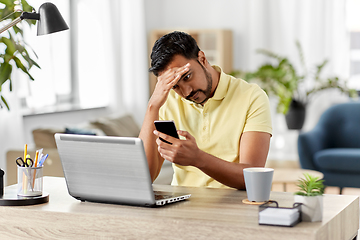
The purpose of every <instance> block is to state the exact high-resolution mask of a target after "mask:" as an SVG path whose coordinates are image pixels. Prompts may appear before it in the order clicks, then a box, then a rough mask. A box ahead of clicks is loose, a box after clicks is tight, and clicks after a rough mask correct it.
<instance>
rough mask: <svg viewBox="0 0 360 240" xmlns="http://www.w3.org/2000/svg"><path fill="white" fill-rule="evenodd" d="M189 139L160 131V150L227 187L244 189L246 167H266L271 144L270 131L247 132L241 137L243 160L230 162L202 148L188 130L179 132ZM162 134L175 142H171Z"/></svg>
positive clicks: (178, 162)
mask: <svg viewBox="0 0 360 240" xmlns="http://www.w3.org/2000/svg"><path fill="white" fill-rule="evenodd" d="M178 133H179V135H181V136H184V137H185V138H186V140H179V139H175V138H172V137H170V136H167V135H165V134H163V133H160V132H158V131H154V134H155V135H156V136H157V137H158V138H157V139H156V143H157V144H158V151H159V153H160V155H161V156H162V157H163V158H166V159H167V160H169V161H170V162H173V163H176V164H179V165H183V166H194V167H197V168H199V169H200V170H201V171H203V172H204V173H205V174H207V175H209V176H210V177H212V178H214V179H215V180H217V181H218V182H221V183H223V184H224V185H226V186H229V187H233V188H237V189H244V188H245V182H244V175H243V169H244V168H247V167H264V166H265V162H266V158H267V155H268V151H269V146H270V134H269V133H265V132H245V133H243V134H242V135H241V138H240V150H239V151H240V153H239V156H240V159H239V163H233V162H228V161H225V160H223V159H220V158H217V157H215V156H213V155H210V154H208V153H206V152H204V151H202V150H200V149H199V148H198V147H197V145H196V140H195V138H194V137H193V136H191V135H190V134H189V133H188V132H185V131H178ZM159 137H161V138H164V139H165V140H167V141H169V142H172V143H173V144H172V145H170V144H167V143H164V142H162V141H161V140H160V139H159Z"/></svg>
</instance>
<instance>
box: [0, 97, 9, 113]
mask: <svg viewBox="0 0 360 240" xmlns="http://www.w3.org/2000/svg"><path fill="white" fill-rule="evenodd" d="M1 101H2V102H3V103H4V104H5V106H6V108H7V110H10V107H9V104H8V103H7V102H6V100H5V98H4V97H3V96H2V95H1ZM1 107H2V106H1Z"/></svg>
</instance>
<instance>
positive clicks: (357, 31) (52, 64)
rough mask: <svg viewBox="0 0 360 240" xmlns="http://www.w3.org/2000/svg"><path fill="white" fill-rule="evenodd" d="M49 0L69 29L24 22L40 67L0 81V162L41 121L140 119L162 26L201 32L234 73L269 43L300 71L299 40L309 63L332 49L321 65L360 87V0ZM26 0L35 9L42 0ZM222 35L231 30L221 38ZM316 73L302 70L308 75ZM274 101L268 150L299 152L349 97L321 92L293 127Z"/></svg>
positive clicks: (279, 154)
mask: <svg viewBox="0 0 360 240" xmlns="http://www.w3.org/2000/svg"><path fill="white" fill-rule="evenodd" d="M50 2H52V3H54V4H55V5H56V6H57V7H58V8H59V11H60V12H61V14H62V15H63V17H64V19H65V21H66V22H67V23H68V25H69V27H70V31H64V32H59V33H55V34H51V35H44V36H39V37H38V36H36V27H34V26H33V27H32V28H30V27H28V26H27V24H25V23H20V24H22V26H23V28H24V36H25V37H24V39H25V41H26V43H27V44H28V45H29V46H31V48H32V49H33V50H34V52H36V55H37V58H36V56H35V55H33V56H34V59H37V60H36V61H37V63H38V64H39V65H40V67H41V69H38V68H32V69H31V70H30V73H31V75H32V76H33V77H34V79H35V81H30V80H29V78H28V76H27V75H26V74H24V73H22V72H21V71H18V70H17V71H13V73H12V85H13V86H12V87H13V90H12V92H10V91H9V86H8V85H7V83H5V84H4V85H3V86H2V95H3V96H5V98H6V100H7V102H8V104H9V107H10V110H9V111H8V110H6V109H5V108H3V109H0V168H2V169H6V153H7V151H9V150H12V149H19V150H21V149H23V147H24V144H25V143H27V144H28V145H29V147H30V148H32V147H33V148H35V143H34V139H33V133H32V131H33V130H34V129H39V128H42V129H43V128H58V129H61V128H64V127H68V128H79V126H83V125H84V123H88V122H91V121H95V120H97V119H99V118H102V117H103V118H105V117H109V116H122V115H127V114H129V115H131V116H132V117H133V119H134V121H135V123H136V124H137V125H138V126H141V124H142V121H143V117H144V114H145V110H146V106H147V101H148V99H149V96H150V93H151V88H152V84H154V82H153V81H154V80H153V79H152V78H151V76H150V75H149V73H148V68H149V53H150V52H151V46H152V44H153V41H154V39H156V38H157V37H158V36H160V35H161V34H162V33H166V32H170V31H173V30H183V31H188V32H191V33H194V34H196V36H197V39H198V41H199V45H200V48H202V49H203V50H204V51H205V55H207V56H208V57H209V60H210V63H212V64H220V65H221V63H223V64H224V65H225V66H221V67H222V68H223V69H226V70H227V72H228V73H230V72H233V71H245V72H250V71H255V70H256V69H257V68H258V67H259V66H260V65H261V64H264V63H266V62H269V58H268V57H266V56H264V55H262V54H259V53H257V50H258V49H266V50H269V51H272V52H274V53H276V54H278V55H281V56H284V57H286V58H288V59H289V61H291V62H292V64H293V66H294V68H295V69H296V70H297V71H298V73H299V74H300V75H301V74H303V73H302V71H303V69H302V64H301V61H300V58H299V52H298V49H297V47H296V41H298V42H299V43H300V44H301V46H302V50H303V57H304V63H305V65H306V66H307V68H308V71H316V69H314V68H315V66H316V65H317V64H320V63H322V61H323V60H324V59H327V60H328V63H327V65H326V66H325V67H324V69H323V71H322V75H324V76H327V77H332V76H337V77H339V78H340V79H344V81H345V80H346V81H347V83H348V86H349V87H351V88H354V89H356V90H360V78H359V75H360V18H359V17H358V12H359V10H360V3H359V0H292V1H288V0H270V1H269V0H221V1H220V0H196V1H193V0H182V1H178V0H131V1H129V0H101V1H99V0H97V1H96V0H54V1H50ZM28 3H29V4H30V5H32V6H33V7H34V8H35V9H36V10H37V9H38V8H39V6H40V5H41V4H42V3H43V1H39V0H28ZM0 24H2V23H0ZM3 34H6V33H3ZM3 34H2V35H3ZM224 36H226V39H228V38H229V36H230V40H229V39H228V40H229V41H223V37H224ZM1 47H3V46H0V49H1ZM214 51H215V52H214ZM217 54H219V55H217ZM223 58H225V59H223ZM311 81H313V80H312V79H305V83H306V84H308V85H311V84H312V82H311ZM277 101H278V99H277V97H276V96H270V102H271V108H272V118H273V137H272V139H271V148H270V153H269V159H271V160H278V161H293V162H297V161H298V155H297V145H296V142H297V136H298V134H299V131H307V130H310V129H312V128H313V127H314V126H315V124H316V122H317V121H318V119H319V117H320V115H321V114H322V112H323V111H324V110H326V109H327V108H328V107H329V106H331V105H334V104H337V103H341V102H346V101H352V100H351V99H350V98H349V96H348V95H347V94H344V93H341V92H340V91H338V90H336V89H330V90H325V91H322V92H319V93H318V94H317V95H316V97H314V98H313V100H312V101H311V102H310V103H309V104H308V105H307V108H306V119H305V123H304V126H303V128H302V129H301V130H289V129H288V127H287V125H286V123H285V118H284V115H283V114H281V113H277V112H276V105H277ZM239 107H241V106H239Z"/></svg>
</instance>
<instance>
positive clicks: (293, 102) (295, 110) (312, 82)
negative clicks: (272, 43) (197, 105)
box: [235, 41, 357, 129]
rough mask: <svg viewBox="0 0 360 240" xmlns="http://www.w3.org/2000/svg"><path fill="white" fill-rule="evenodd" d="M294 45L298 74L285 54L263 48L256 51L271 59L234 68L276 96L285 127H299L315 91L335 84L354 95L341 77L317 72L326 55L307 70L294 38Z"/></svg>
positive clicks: (301, 52)
mask: <svg viewBox="0 0 360 240" xmlns="http://www.w3.org/2000/svg"><path fill="white" fill-rule="evenodd" d="M296 47H297V49H298V53H299V57H300V63H301V67H302V70H303V71H302V74H299V73H298V71H297V70H296V69H295V67H294V65H293V64H292V63H291V61H290V60H289V59H288V58H287V57H283V56H280V55H277V54H275V53H273V52H271V51H268V50H264V49H259V50H257V52H258V53H260V54H263V55H265V56H267V57H269V58H270V59H272V63H265V64H263V65H261V66H260V67H259V68H258V69H257V70H256V71H254V72H247V73H245V72H240V71H238V72H237V73H238V74H241V77H243V78H244V79H245V80H247V81H253V82H257V83H258V84H259V85H260V86H261V88H263V89H264V91H265V92H266V93H267V94H268V95H275V96H276V97H277V98H278V100H279V101H278V104H277V112H279V113H283V114H284V115H285V116H286V120H287V124H288V128H289V129H301V128H302V125H303V123H304V120H305V111H306V105H307V104H308V103H309V102H310V101H311V100H312V98H313V97H314V95H315V94H316V93H318V92H319V91H322V90H325V89H329V88H337V89H339V90H340V91H341V92H344V93H347V94H349V96H350V97H356V96H357V92H356V90H355V89H349V88H348V87H347V82H346V81H345V80H341V79H340V78H338V77H336V76H335V77H330V78H323V77H322V76H321V73H322V71H323V69H324V67H325V66H326V65H327V63H328V60H327V59H325V60H324V61H323V62H322V63H320V64H318V65H316V66H315V71H313V70H311V71H309V70H308V69H307V67H306V64H305V61H304V56H303V51H302V47H301V45H300V43H299V42H298V41H296ZM235 74H236V73H235Z"/></svg>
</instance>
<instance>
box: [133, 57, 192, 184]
mask: <svg viewBox="0 0 360 240" xmlns="http://www.w3.org/2000/svg"><path fill="white" fill-rule="evenodd" d="M189 66H190V64H186V65H184V66H183V67H180V68H175V69H174V68H173V69H168V70H166V71H165V72H164V73H162V74H161V75H160V77H159V78H158V82H157V83H156V86H155V89H154V92H153V94H152V96H151V98H150V100H149V103H148V107H147V110H146V113H145V118H144V122H143V125H142V127H141V131H140V134H139V138H141V140H142V141H143V144H144V148H145V153H146V158H147V161H148V165H149V170H150V175H151V179H152V181H154V180H155V179H156V177H157V176H158V175H159V173H160V170H161V166H162V164H163V162H164V159H163V158H162V157H161V156H160V154H159V153H158V151H157V144H156V136H154V134H153V131H154V130H155V126H154V121H155V120H159V110H160V108H161V106H162V105H163V104H164V103H165V101H166V99H167V97H168V95H169V92H170V90H171V88H172V87H173V86H174V85H175V84H176V83H177V82H178V81H179V79H180V77H181V76H182V74H184V73H185V72H187V71H188V70H189Z"/></svg>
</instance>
